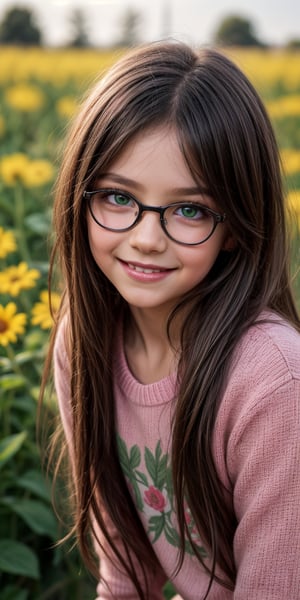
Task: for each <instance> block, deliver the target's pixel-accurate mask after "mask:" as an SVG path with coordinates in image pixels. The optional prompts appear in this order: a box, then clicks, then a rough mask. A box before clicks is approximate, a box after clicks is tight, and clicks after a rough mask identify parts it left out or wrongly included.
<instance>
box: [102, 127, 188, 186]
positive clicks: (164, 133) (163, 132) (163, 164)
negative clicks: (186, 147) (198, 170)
mask: <svg viewBox="0 0 300 600" xmlns="http://www.w3.org/2000/svg"><path fill="white" fill-rule="evenodd" d="M108 172H113V173H116V174H118V175H120V176H124V177H126V176H128V177H130V178H131V179H133V180H136V181H137V182H140V183H141V184H142V183H145V185H147V182H149V181H151V182H152V183H153V182H154V181H155V182H156V184H157V185H160V184H161V185H171V184H172V187H184V186H189V185H195V179H194V178H193V176H192V174H191V171H190V169H189V166H188V164H187V162H186V160H185V158H184V156H183V153H182V150H181V147H180V144H179V141H178V134H177V132H176V130H175V129H174V128H171V127H167V126H161V127H155V128H153V129H147V130H146V131H143V132H141V133H139V134H137V135H136V136H135V137H134V138H133V139H131V140H130V141H129V142H128V144H127V145H126V146H125V147H124V148H123V150H122V151H121V152H120V154H119V156H118V157H117V158H116V159H115V160H114V161H113V162H112V163H111V164H110V166H109V169H108Z"/></svg>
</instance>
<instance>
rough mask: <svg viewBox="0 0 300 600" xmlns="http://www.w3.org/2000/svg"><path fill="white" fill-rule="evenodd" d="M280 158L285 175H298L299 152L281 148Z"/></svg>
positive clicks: (299, 166) (299, 167) (299, 164)
mask: <svg viewBox="0 0 300 600" xmlns="http://www.w3.org/2000/svg"><path fill="white" fill-rule="evenodd" d="M281 158H282V164H283V168H284V172H285V173H286V175H294V174H295V173H298V172H299V173H300V150H295V149H293V148H283V149H282V150H281Z"/></svg>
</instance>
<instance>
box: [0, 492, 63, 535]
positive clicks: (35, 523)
mask: <svg viewBox="0 0 300 600" xmlns="http://www.w3.org/2000/svg"><path fill="white" fill-rule="evenodd" d="M1 503H2V504H5V505H6V506H8V507H9V508H10V509H11V510H12V511H13V512H15V513H16V514H17V515H19V517H21V518H22V519H23V521H25V523H26V524H27V525H28V527H30V529H32V531H34V532H35V533H37V534H39V535H47V536H48V537H50V538H52V539H56V537H57V524H56V520H55V517H54V514H53V512H52V510H51V509H50V508H48V507H47V506H45V504H43V503H42V502H39V501H38V500H27V499H22V498H21V499H18V498H4V499H3V500H1Z"/></svg>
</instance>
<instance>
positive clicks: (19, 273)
mask: <svg viewBox="0 0 300 600" xmlns="http://www.w3.org/2000/svg"><path fill="white" fill-rule="evenodd" d="M39 277H40V272H39V271H38V270H37V269H29V268H28V265H27V263H26V262H20V263H19V264H18V265H13V266H12V267H7V269H4V270H3V271H0V293H1V294H10V295H11V296H18V295H19V293H20V291H21V290H28V289H30V288H32V287H34V286H35V283H36V280H37V279H38V278H39Z"/></svg>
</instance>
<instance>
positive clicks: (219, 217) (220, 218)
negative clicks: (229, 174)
mask: <svg viewBox="0 0 300 600" xmlns="http://www.w3.org/2000/svg"><path fill="white" fill-rule="evenodd" d="M103 192H105V193H111V194H113V193H121V190H117V189H113V188H100V189H99V190H93V191H91V192H88V191H87V190H84V192H83V198H85V199H86V200H87V201H88V207H89V211H90V213H91V216H92V218H93V220H94V221H95V223H97V225H99V227H102V228H103V229H106V230H108V231H115V232H118V231H119V232H120V233H121V232H124V231H130V229H133V228H134V227H135V226H136V225H137V224H138V222H139V221H140V219H141V217H142V214H143V213H144V212H156V213H158V214H159V218H160V224H161V227H162V229H163V231H164V233H165V234H166V235H167V237H168V238H169V239H170V240H172V241H173V242H176V243H177V244H181V245H182V246H199V245H200V244H203V243H204V242H206V241H207V240H208V239H209V238H210V237H211V236H212V235H213V233H214V231H215V229H216V227H217V225H218V223H224V221H225V219H226V214H225V213H223V214H222V213H218V212H216V211H215V210H212V209H211V208H207V206H203V205H202V204H199V203H198V202H197V203H196V202H182V201H181V202H172V203H171V204H167V205H166V206H146V205H145V204H142V202H140V201H139V200H137V198H135V197H134V196H133V195H132V194H129V193H128V192H122V193H123V194H124V195H126V196H128V197H129V198H132V200H134V202H135V203H136V204H137V207H138V213H137V216H136V218H135V220H134V222H133V223H132V224H131V225H130V226H129V227H123V228H121V229H115V228H114V227H106V225H102V223H100V222H99V221H98V220H97V219H96V217H95V215H94V213H93V211H92V207H91V198H92V196H94V195H95V194H99V193H100V194H101V193H103ZM182 205H184V206H198V207H199V208H203V210H204V211H206V212H208V213H209V214H210V215H212V217H213V220H214V226H213V228H212V230H211V232H210V234H209V235H207V236H206V238H205V239H204V240H202V241H201V242H192V243H189V242H180V241H179V240H176V239H175V238H174V237H173V236H172V235H171V234H170V233H169V232H168V230H167V227H166V223H167V221H166V219H165V218H164V214H165V212H166V210H167V209H168V208H171V207H173V206H174V207H175V206H182Z"/></svg>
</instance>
